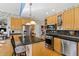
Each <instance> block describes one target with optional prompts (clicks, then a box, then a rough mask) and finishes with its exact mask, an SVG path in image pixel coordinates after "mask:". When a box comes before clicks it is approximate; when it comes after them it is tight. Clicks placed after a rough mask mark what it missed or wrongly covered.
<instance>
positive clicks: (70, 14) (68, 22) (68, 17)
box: [62, 8, 74, 30]
mask: <svg viewBox="0 0 79 59" xmlns="http://www.w3.org/2000/svg"><path fill="white" fill-rule="evenodd" d="M62 23H63V29H64V30H73V29H74V27H73V26H74V8H73V9H69V10H66V11H65V12H64V13H63V21H62Z"/></svg>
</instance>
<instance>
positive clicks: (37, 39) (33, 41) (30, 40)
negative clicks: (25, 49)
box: [19, 37, 44, 45]
mask: <svg viewBox="0 0 79 59" xmlns="http://www.w3.org/2000/svg"><path fill="white" fill-rule="evenodd" d="M19 38H20V41H21V42H22V44H24V45H28V44H34V43H38V42H42V41H44V40H43V39H40V38H37V37H33V38H30V39H28V37H24V40H23V39H22V37H19ZM23 41H24V42H23Z"/></svg>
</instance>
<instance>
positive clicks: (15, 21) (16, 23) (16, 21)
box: [11, 17, 32, 30]
mask: <svg viewBox="0 0 79 59" xmlns="http://www.w3.org/2000/svg"><path fill="white" fill-rule="evenodd" d="M30 21H32V19H29V18H28V19H24V18H15V17H11V29H13V30H21V29H22V25H23V24H26V23H29V22H30Z"/></svg>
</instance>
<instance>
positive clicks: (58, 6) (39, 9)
mask: <svg viewBox="0 0 79 59" xmlns="http://www.w3.org/2000/svg"><path fill="white" fill-rule="evenodd" d="M75 5H78V4H77V3H32V5H31V17H32V18H33V19H34V20H39V21H40V22H41V21H43V20H44V19H45V18H46V17H47V16H50V15H53V14H55V13H57V12H59V11H62V10H64V9H66V8H69V7H72V6H75ZM29 14H30V6H29V3H27V4H26V5H25V7H24V9H23V11H22V14H21V16H22V17H29Z"/></svg>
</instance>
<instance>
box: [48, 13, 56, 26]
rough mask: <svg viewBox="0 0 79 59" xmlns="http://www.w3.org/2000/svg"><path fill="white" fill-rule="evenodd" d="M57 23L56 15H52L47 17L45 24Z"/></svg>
mask: <svg viewBox="0 0 79 59" xmlns="http://www.w3.org/2000/svg"><path fill="white" fill-rule="evenodd" d="M56 23H57V16H56V15H54V16H50V17H48V18H47V24H48V25H50V24H56Z"/></svg>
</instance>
